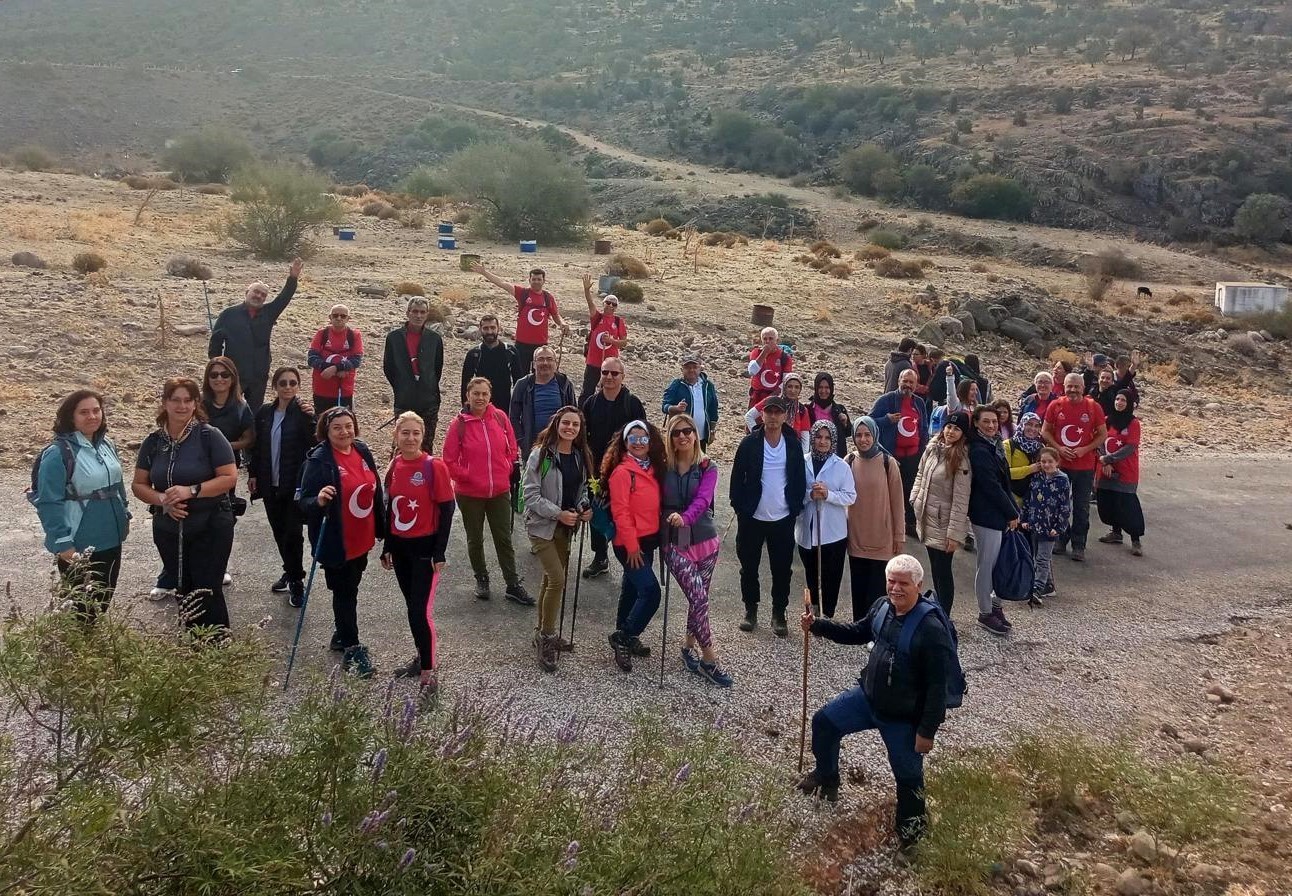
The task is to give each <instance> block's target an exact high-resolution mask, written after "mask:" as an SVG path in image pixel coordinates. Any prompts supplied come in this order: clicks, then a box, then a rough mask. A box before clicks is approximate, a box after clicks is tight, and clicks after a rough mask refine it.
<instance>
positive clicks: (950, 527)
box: [911, 412, 973, 615]
mask: <svg viewBox="0 0 1292 896" xmlns="http://www.w3.org/2000/svg"><path fill="white" fill-rule="evenodd" d="M968 429H969V415H968V414H965V413H963V412H961V413H956V414H952V415H951V417H950V418H949V419H948V420H947V422H946V425H945V426H943V427H942V431H941V432H939V433H938V434H937V435H936V436H935V437H934V438H932V439H930V440H929V444H928V447H926V448H925V449H924V454H923V455H922V456H921V457H920V468H919V470H918V471H917V472H916V474H915V485H914V486H912V487H911V506H912V507H913V508H914V509H915V534H916V536H917V537H918V538H919V539H920V543H921V544H923V545H924V549H925V550H926V551H928V554H929V568H930V569H931V570H932V572H933V590H934V592H935V593H936V595H937V598H938V603H940V604H942V609H944V610H946V612H947V615H950V614H951V605H952V604H953V603H954V602H955V599H956V580H955V576H954V575H953V574H952V569H951V560H952V558H953V557H954V556H955V553H956V551H958V550H960V548H961V547H963V546H964V543H965V538H966V537H967V536H968V534H969V493H970V491H971V489H972V488H973V472H972V471H971V469H970V467H969V437H968V432H967V430H968Z"/></svg>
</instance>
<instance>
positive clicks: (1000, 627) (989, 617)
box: [978, 613, 1009, 638]
mask: <svg viewBox="0 0 1292 896" xmlns="http://www.w3.org/2000/svg"><path fill="white" fill-rule="evenodd" d="M978 625H979V626H980V627H982V628H985V629H986V630H987V631H989V632H991V633H992V634H993V635H996V636H998V637H1001V638H1003V637H1005V636H1006V635H1008V634H1009V629H1008V628H1006V627H1005V623H1004V622H1002V621H1001V620H1000V618H999V617H998V616H997V615H996V614H995V613H979V614H978Z"/></svg>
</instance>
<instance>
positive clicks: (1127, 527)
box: [1095, 488, 1144, 539]
mask: <svg viewBox="0 0 1292 896" xmlns="http://www.w3.org/2000/svg"><path fill="white" fill-rule="evenodd" d="M1095 498H1096V500H1097V502H1098V503H1097V504H1096V505H1095V506H1096V507H1097V508H1098V510H1099V519H1100V520H1102V521H1103V523H1104V525H1106V526H1108V527H1109V528H1110V529H1112V530H1113V531H1114V532H1125V533H1126V534H1127V535H1129V536H1130V537H1131V538H1132V539H1138V538H1142V537H1143V536H1144V508H1143V507H1141V506H1140V503H1139V495H1137V494H1135V493H1134V492H1117V491H1113V490H1112V489H1110V488H1100V489H1095Z"/></svg>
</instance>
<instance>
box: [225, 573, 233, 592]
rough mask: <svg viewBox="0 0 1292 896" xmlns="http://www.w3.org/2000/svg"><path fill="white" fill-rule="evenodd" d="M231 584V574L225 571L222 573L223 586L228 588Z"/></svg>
mask: <svg viewBox="0 0 1292 896" xmlns="http://www.w3.org/2000/svg"><path fill="white" fill-rule="evenodd" d="M232 584H233V576H231V575H229V574H228V573H227V572H226V573H225V574H224V587H225V588H228V587H229V586H230V585H232Z"/></svg>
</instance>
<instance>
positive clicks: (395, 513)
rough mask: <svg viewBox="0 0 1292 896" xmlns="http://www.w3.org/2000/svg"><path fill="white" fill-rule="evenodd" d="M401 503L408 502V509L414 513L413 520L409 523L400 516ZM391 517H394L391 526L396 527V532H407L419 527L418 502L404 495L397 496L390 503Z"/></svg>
mask: <svg viewBox="0 0 1292 896" xmlns="http://www.w3.org/2000/svg"><path fill="white" fill-rule="evenodd" d="M400 501H408V509H409V510H411V511H412V512H413V518H412V519H411V520H408V521H407V522H405V521H404V520H403V519H401V518H400V516H399V502H400ZM390 515H391V517H392V519H391V525H392V526H394V528H395V531H396V532H407V531H408V530H409V529H411V528H413V527H414V526H416V525H417V502H416V501H414V500H411V499H410V498H407V497H405V496H404V495H395V497H394V499H393V500H392V501H391V502H390Z"/></svg>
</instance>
